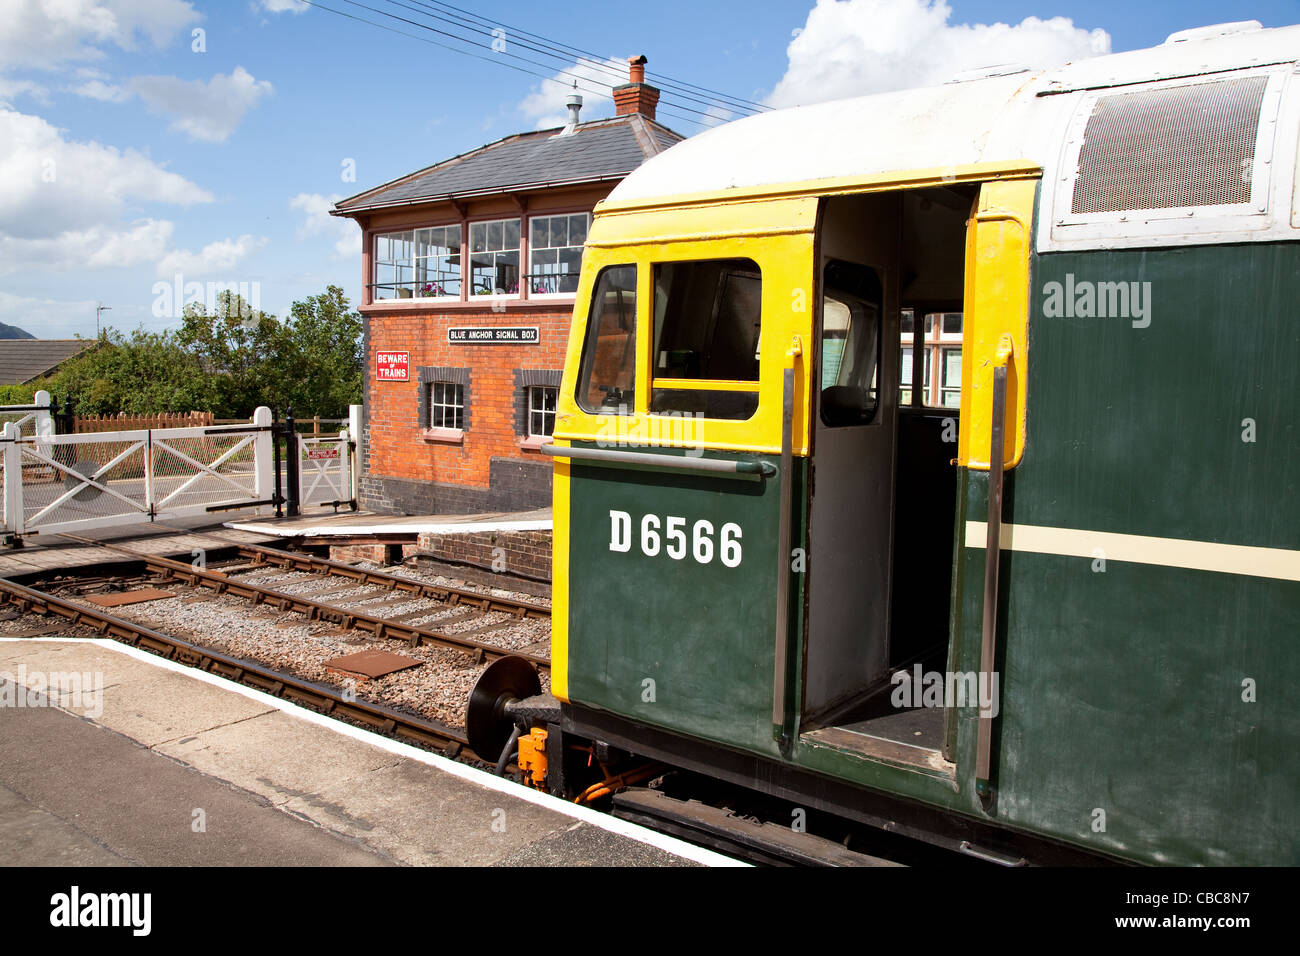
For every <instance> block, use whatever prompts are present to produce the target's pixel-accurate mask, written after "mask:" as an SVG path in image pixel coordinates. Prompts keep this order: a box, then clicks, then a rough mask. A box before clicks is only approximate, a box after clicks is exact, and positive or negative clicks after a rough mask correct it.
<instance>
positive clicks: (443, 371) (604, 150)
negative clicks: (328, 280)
mask: <svg viewBox="0 0 1300 956" xmlns="http://www.w3.org/2000/svg"><path fill="white" fill-rule="evenodd" d="M629 63H630V70H629V82H628V83H627V84H626V85H623V86H620V87H616V88H615V90H614V98H615V104H616V109H617V115H616V116H615V117H614V118H612V119H605V120H596V121H593V122H589V123H582V122H579V116H578V112H579V109H580V108H581V103H582V100H581V97H577V96H573V97H570V98H569V99H570V104H569V109H570V123H569V125H567V126H565V127H563V128H562V129H549V130H541V131H539V132H532V133H520V134H518V135H515V136H508V137H506V138H505V139H502V140H499V141H498V142H495V143H491V144H489V145H487V146H484V147H482V148H481V149H477V150H474V151H472V152H469V153H465V154H463V155H461V156H456V157H454V158H452V159H448V160H445V161H444V162H440V163H438V164H436V165H434V166H430V167H428V168H427V169H422V170H420V171H419V172H415V173H411V174H410V175H409V176H404V177H402V178H401V179H397V180H394V181H393V182H390V183H385V184H384V185H382V186H378V187H376V188H374V189H371V190H368V191H366V192H363V193H360V194H358V195H356V196H353V197H351V198H350V199H345V200H343V201H341V202H339V203H338V204H337V205H336V206H335V208H334V210H333V214H334V215H336V216H345V217H348V218H351V219H355V220H356V221H357V223H358V224H359V225H360V226H361V230H362V237H363V242H362V250H363V252H362V257H361V260H362V266H361V267H362V272H363V276H364V280H363V281H364V284H365V292H364V295H363V300H362V304H361V306H360V310H361V314H362V316H363V318H364V322H365V344H366V370H365V395H364V409H365V410H364V420H363V428H362V438H361V479H360V496H361V503H362V505H363V506H364V507H366V508H369V509H370V510H372V511H377V512H381V513H389V514H394V513H396V514H401V513H405V514H438V513H462V514H464V513H473V512H481V511H519V510H528V509H533V508H539V507H548V506H549V505H550V502H551V471H550V463H549V460H548V459H546V458H545V457H544V456H543V455H541V454H540V452H538V451H537V449H538V447H539V446H540V445H542V444H543V443H544V442H545V441H546V440H547V436H549V435H550V433H551V431H552V430H553V429H554V425H555V404H556V396H557V393H558V387H559V384H560V373H561V370H562V369H563V366H564V354H565V346H566V342H567V339H568V333H569V323H570V320H571V318H572V315H573V302H574V292H575V290H576V288H577V282H578V272H579V268H580V262H581V256H582V245H583V242H584V241H585V239H586V234H587V228H588V226H589V225H590V223H591V210H592V208H593V207H594V206H595V205H596V203H597V202H599V201H600V200H601V199H603V198H605V196H607V195H608V194H609V192H610V191H611V190H612V189H613V188H614V186H616V185H617V184H618V182H619V181H620V180H621V179H622V178H623V177H624V176H626V175H627V174H628V173H630V172H631V171H632V170H634V169H635V168H636V167H638V166H640V165H641V163H643V162H645V160H646V159H648V158H650V157H651V156H654V155H655V154H656V153H659V152H662V151H663V150H665V149H667V148H668V147H669V146H672V145H673V144H674V143H676V142H678V141H679V140H681V139H682V137H681V136H680V135H679V134H677V133H675V132H673V131H672V130H670V129H668V128H667V127H665V126H662V125H660V124H659V123H657V122H655V104H656V103H657V102H658V99H659V91H658V90H657V89H655V88H654V87H653V86H650V85H648V84H647V83H645V82H644V80H645V68H644V63H645V58H644V57H637V58H634V59H631V60H629Z"/></svg>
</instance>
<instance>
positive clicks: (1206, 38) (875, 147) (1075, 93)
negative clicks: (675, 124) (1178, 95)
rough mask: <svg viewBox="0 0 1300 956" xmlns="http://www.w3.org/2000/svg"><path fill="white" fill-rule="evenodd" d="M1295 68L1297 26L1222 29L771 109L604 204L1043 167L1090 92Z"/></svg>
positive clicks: (632, 179) (1299, 44) (680, 148)
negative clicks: (1059, 61) (943, 171)
mask: <svg viewBox="0 0 1300 956" xmlns="http://www.w3.org/2000/svg"><path fill="white" fill-rule="evenodd" d="M1297 59H1300V26H1291V27H1283V28H1277V29H1260V28H1259V25H1258V24H1257V23H1253V22H1252V23H1247V24H1226V25H1222V26H1218V27H1205V28H1200V29H1197V30H1188V31H1183V32H1182V33H1177V34H1174V35H1173V36H1171V37H1170V38H1169V39H1168V40H1166V41H1165V43H1164V44H1163V45H1161V46H1158V47H1153V48H1151V49H1145V50H1134V51H1131V52H1126V53H1117V54H1111V55H1108V56H1099V57H1092V58H1088V59H1084V60H1080V61H1078V62H1075V63H1070V64H1067V65H1066V66H1064V67H1061V68H1059V69H1054V70H1047V71H1040V72H1028V71H1024V70H1021V71H1018V72H1011V71H1012V70H1014V69H1015V68H1011V67H1002V68H992V69H990V70H988V71H986V73H987V75H984V76H982V77H979V78H975V79H958V80H955V81H952V82H949V83H946V84H944V85H942V86H937V87H928V88H921V89H912V90H902V91H898V92H891V93H880V94H875V95H871V96H863V97H857V98H854V99H847V100H836V101H832V102H827V103H818V104H816V105H813V106H802V107H795V108H792V109H784V110H775V111H772V112H768V113H762V114H759V115H756V116H751V117H747V118H745V119H742V120H737V121H735V122H731V123H727V124H725V125H723V126H719V127H716V128H714V129H711V130H708V131H706V132H704V133H701V134H699V135H697V136H693V137H691V138H690V139H687V140H685V141H683V142H681V143H678V144H677V145H675V146H673V147H672V148H671V149H668V150H667V151H665V152H664V153H662V154H660V155H659V156H657V157H655V158H653V159H651V160H650V161H648V162H647V163H646V164H645V165H643V166H641V167H640V168H639V169H637V170H636V171H635V172H633V173H632V174H631V175H629V176H628V177H627V178H626V179H625V180H623V182H622V183H620V184H619V185H618V187H617V188H615V189H614V191H613V192H612V193H611V194H610V196H609V198H608V199H607V200H606V205H623V204H627V205H632V206H635V205H639V204H641V203H643V202H654V201H656V200H663V199H667V198H669V197H673V196H684V195H691V194H699V193H715V192H720V191H725V190H731V189H738V190H743V189H754V188H760V189H761V187H763V186H766V185H770V184H779V183H807V182H810V181H815V180H819V179H831V178H838V177H858V176H871V175H876V174H882V173H889V172H895V171H903V170H915V169H938V168H943V167H946V166H960V165H965V164H972V163H989V162H999V161H1006V162H1013V161H1017V160H1030V161H1033V162H1036V163H1038V164H1039V165H1041V166H1043V167H1044V168H1045V169H1049V168H1050V167H1051V165H1052V162H1053V161H1054V160H1055V158H1056V154H1057V153H1058V152H1059V151H1060V148H1061V145H1062V143H1063V141H1064V138H1065V135H1066V126H1067V124H1068V121H1069V118H1070V115H1071V114H1072V112H1073V110H1074V107H1075V106H1076V105H1077V103H1078V100H1079V98H1080V97H1081V96H1083V95H1086V94H1087V92H1088V91H1096V90H1099V89H1106V88H1110V87H1123V86H1125V85H1130V84H1137V83H1145V82H1150V81H1153V80H1161V79H1175V78H1182V77H1196V76H1204V75H1209V74H1214V73H1219V72H1223V71H1227V70H1235V69H1244V68H1248V67H1262V66H1268V65H1275V64H1279V63H1289V62H1292V61H1295V60H1297ZM999 74H1000V75H999Z"/></svg>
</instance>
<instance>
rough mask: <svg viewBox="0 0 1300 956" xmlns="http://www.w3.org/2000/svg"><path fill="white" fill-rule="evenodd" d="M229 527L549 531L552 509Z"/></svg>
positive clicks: (252, 521) (374, 532)
mask: <svg viewBox="0 0 1300 956" xmlns="http://www.w3.org/2000/svg"><path fill="white" fill-rule="evenodd" d="M225 526H226V527H227V528H232V529H235V530H238V531H243V532H246V533H251V534H265V535H273V536H276V537H282V538H296V537H303V538H328V537H331V536H334V537H348V538H357V537H377V538H382V537H384V536H392V537H399V536H408V537H414V536H417V535H421V534H477V533H480V532H484V531H492V532H502V531H550V530H551V509H550V508H538V509H536V510H534V511H498V512H491V513H487V514H472V515H380V514H371V513H369V512H365V511H356V512H352V511H349V512H343V513H340V514H326V515H320V514H318V515H299V516H297V517H293V518H249V519H244V520H239V521H227V522H226V523H225Z"/></svg>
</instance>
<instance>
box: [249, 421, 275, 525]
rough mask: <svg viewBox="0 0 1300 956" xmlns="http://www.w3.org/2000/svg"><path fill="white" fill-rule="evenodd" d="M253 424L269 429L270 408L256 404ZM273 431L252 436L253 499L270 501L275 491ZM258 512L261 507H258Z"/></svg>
mask: <svg viewBox="0 0 1300 956" xmlns="http://www.w3.org/2000/svg"><path fill="white" fill-rule="evenodd" d="M253 425H254V426H255V427H257V428H265V429H270V428H271V427H272V425H271V410H270V409H269V408H267V407H266V406H265V405H258V406H257V408H256V409H255V410H254V412H253ZM274 443H275V433H274V432H272V431H269V430H268V431H260V432H258V433H257V435H256V436H254V438H253V500H255V501H271V500H272V498H273V493H274V491H275V487H274V485H275V482H274V475H275V472H274V471H273V469H274V467H275V462H274V458H275V449H274V448H273V447H272V446H273V445H274ZM258 511H259V513H260V512H261V507H260V506H259V508H258Z"/></svg>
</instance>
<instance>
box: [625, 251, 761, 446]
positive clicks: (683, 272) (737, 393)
mask: <svg viewBox="0 0 1300 956" xmlns="http://www.w3.org/2000/svg"><path fill="white" fill-rule="evenodd" d="M654 290H655V301H654V348H653V352H652V355H653V362H654V384H653V387H652V389H651V403H650V404H651V407H650V410H651V411H652V412H683V413H687V414H695V415H701V416H703V417H706V418H723V419H738V420H744V419H747V418H750V417H752V416H753V414H754V412H755V411H756V410H757V409H758V368H759V340H760V333H761V331H762V292H763V282H762V274H761V272H760V270H759V267H758V264H757V263H756V262H754V261H753V260H752V259H709V260H699V261H691V262H662V263H658V264H656V265H655V267H654Z"/></svg>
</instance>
